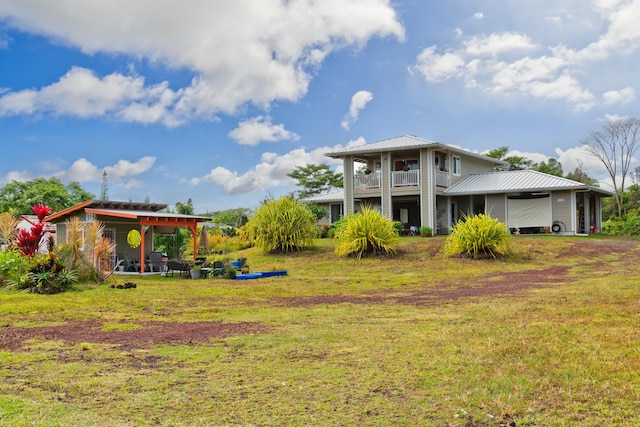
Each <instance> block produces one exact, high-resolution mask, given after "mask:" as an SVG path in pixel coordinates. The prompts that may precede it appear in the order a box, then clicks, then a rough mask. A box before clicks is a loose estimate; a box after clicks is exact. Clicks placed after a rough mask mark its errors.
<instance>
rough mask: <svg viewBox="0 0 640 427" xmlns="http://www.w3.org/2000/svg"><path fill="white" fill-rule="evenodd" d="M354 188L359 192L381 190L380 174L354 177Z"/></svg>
mask: <svg viewBox="0 0 640 427" xmlns="http://www.w3.org/2000/svg"><path fill="white" fill-rule="evenodd" d="M353 187H354V188H355V189H357V190H366V189H368V188H380V172H374V173H370V174H366V175H355V176H354V177H353Z"/></svg>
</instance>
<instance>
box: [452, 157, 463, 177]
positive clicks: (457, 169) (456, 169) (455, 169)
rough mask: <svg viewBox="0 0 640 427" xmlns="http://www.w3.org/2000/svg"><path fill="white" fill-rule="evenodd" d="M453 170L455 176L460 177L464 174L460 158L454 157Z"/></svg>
mask: <svg viewBox="0 0 640 427" xmlns="http://www.w3.org/2000/svg"><path fill="white" fill-rule="evenodd" d="M452 168H453V170H452V172H453V174H454V175H460V174H461V173H462V161H461V160H460V157H458V156H453V166H452Z"/></svg>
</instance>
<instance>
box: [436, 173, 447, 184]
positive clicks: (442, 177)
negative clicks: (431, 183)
mask: <svg viewBox="0 0 640 427" xmlns="http://www.w3.org/2000/svg"><path fill="white" fill-rule="evenodd" d="M436 185H437V186H439V187H449V174H448V173H447V172H440V171H436Z"/></svg>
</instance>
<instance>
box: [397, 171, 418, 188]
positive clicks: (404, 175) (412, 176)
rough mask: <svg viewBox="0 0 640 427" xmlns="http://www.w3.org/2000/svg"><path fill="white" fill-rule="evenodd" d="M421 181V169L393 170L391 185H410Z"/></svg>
mask: <svg viewBox="0 0 640 427" xmlns="http://www.w3.org/2000/svg"><path fill="white" fill-rule="evenodd" d="M419 183H420V171H419V170H417V169H415V170H410V171H394V172H391V186H393V187H410V186H415V185H418V184H419Z"/></svg>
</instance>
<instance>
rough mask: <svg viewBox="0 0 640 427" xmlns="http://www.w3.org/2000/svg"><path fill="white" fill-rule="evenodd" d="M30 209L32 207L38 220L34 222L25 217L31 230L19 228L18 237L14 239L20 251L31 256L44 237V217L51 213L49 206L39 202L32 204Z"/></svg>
mask: <svg viewBox="0 0 640 427" xmlns="http://www.w3.org/2000/svg"><path fill="white" fill-rule="evenodd" d="M31 209H33V213H35V214H36V215H37V217H38V222H37V223H35V224H34V223H33V222H31V221H29V220H28V219H27V221H29V222H30V223H31V225H33V227H31V230H24V229H22V230H20V232H19V233H18V238H17V239H16V246H17V247H18V249H20V253H22V255H25V256H28V257H30V258H33V257H34V256H35V254H36V253H37V252H38V248H39V247H40V243H41V242H42V239H43V238H44V234H45V231H44V219H45V218H46V216H47V215H49V214H50V213H51V208H50V207H49V206H45V205H43V204H42V203H39V204H37V205H33V207H32V208H31ZM25 219H26V218H25Z"/></svg>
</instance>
